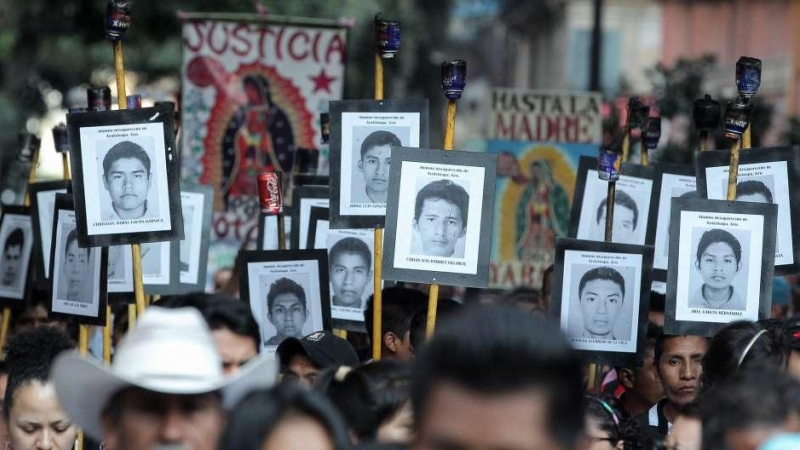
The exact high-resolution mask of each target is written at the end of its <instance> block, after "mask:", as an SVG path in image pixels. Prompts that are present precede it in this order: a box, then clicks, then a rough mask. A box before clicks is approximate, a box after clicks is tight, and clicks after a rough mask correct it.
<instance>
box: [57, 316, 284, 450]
mask: <svg viewBox="0 0 800 450" xmlns="http://www.w3.org/2000/svg"><path fill="white" fill-rule="evenodd" d="M276 372H277V371H276V367H275V364H274V362H273V361H270V360H267V359H256V360H253V361H251V362H250V363H248V364H246V365H245V366H244V367H242V370H241V371H240V372H239V373H238V374H237V375H236V376H233V377H229V378H225V377H224V376H223V374H222V364H221V363H220V359H219V356H218V354H217V351H216V349H215V347H214V343H213V341H212V339H211V333H210V332H209V329H208V326H207V325H206V323H205V321H204V320H203V317H202V316H201V315H200V313H199V312H198V311H197V310H195V309H193V308H179V309H172V310H168V309H164V308H160V307H156V306H154V307H151V308H149V309H148V310H147V312H145V313H144V314H143V315H142V316H141V318H140V319H139V321H137V323H136V328H135V329H134V330H133V331H131V332H130V333H129V334H128V335H127V336H125V338H123V340H122V342H121V343H120V345H119V348H118V349H117V352H116V354H115V356H114V362H113V364H112V365H111V367H110V368H106V367H103V365H102V364H101V363H99V362H98V361H96V360H93V359H90V358H85V357H82V356H80V355H78V354H77V353H75V352H69V353H65V354H62V355H61V356H59V357H58V358H57V359H56V361H55V364H54V367H53V372H52V378H53V383H54V385H55V389H56V394H57V395H58V399H59V401H60V402H61V404H62V405H63V407H64V409H65V410H66V411H67V414H69V415H70V417H72V418H73V420H74V421H75V422H76V423H77V424H78V425H79V426H81V427H82V428H83V429H84V431H85V432H86V433H87V434H88V435H89V436H91V437H92V438H95V439H102V440H103V441H104V442H105V445H106V448H109V449H112V450H139V449H141V450H150V449H154V448H180V449H184V450H213V449H214V448H215V446H216V442H217V440H218V438H219V435H220V434H221V432H222V429H223V426H224V424H225V409H228V408H230V407H232V406H233V405H234V404H235V403H236V402H237V401H238V400H239V399H240V398H241V397H242V396H244V394H246V393H247V392H248V391H250V390H252V389H257V388H264V387H268V386H270V385H272V384H273V383H274V381H275V378H276Z"/></svg>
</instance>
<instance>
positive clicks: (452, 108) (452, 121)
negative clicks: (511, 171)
mask: <svg viewBox="0 0 800 450" xmlns="http://www.w3.org/2000/svg"><path fill="white" fill-rule="evenodd" d="M455 133H456V101H455V100H453V99H450V100H448V102H447V119H446V122H445V128H444V149H445V150H452V149H453V140H454V138H455ZM438 306H439V285H438V284H432V285H431V287H430V291H429V292H428V321H427V323H426V324H425V336H427V337H428V338H430V337H431V336H433V331H434V329H435V328H436V309H437V307H438Z"/></svg>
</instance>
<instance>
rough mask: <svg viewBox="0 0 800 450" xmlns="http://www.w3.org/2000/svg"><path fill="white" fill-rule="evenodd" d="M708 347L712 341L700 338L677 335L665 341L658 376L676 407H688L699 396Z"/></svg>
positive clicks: (665, 392)
mask: <svg viewBox="0 0 800 450" xmlns="http://www.w3.org/2000/svg"><path fill="white" fill-rule="evenodd" d="M707 348H708V342H707V341H706V339H705V338H702V337H700V336H675V337H672V338H669V339H667V340H666V342H664V353H663V354H662V355H661V360H660V361H658V372H657V373H658V377H659V379H660V380H661V385H662V386H664V394H666V396H667V400H668V401H669V402H670V403H672V404H673V405H674V406H677V407H682V406H685V405H688V404H689V403H691V402H692V401H694V399H695V397H697V392H698V391H699V389H700V376H701V375H702V374H703V355H705V353H706V349H707Z"/></svg>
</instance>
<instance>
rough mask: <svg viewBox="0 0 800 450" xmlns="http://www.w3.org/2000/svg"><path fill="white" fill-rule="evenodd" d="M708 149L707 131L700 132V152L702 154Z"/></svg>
mask: <svg viewBox="0 0 800 450" xmlns="http://www.w3.org/2000/svg"><path fill="white" fill-rule="evenodd" d="M707 149H708V131H701V132H700V151H701V152H704V151H706V150H707Z"/></svg>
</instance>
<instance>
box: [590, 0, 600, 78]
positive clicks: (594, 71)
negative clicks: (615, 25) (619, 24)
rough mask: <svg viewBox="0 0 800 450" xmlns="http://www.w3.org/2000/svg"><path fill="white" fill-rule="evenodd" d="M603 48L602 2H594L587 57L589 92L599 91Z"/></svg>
mask: <svg viewBox="0 0 800 450" xmlns="http://www.w3.org/2000/svg"><path fill="white" fill-rule="evenodd" d="M602 48H603V0H594V28H593V29H592V45H591V54H590V55H589V61H590V62H589V64H590V66H589V90H590V91H599V90H600V61H601V60H602Z"/></svg>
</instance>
